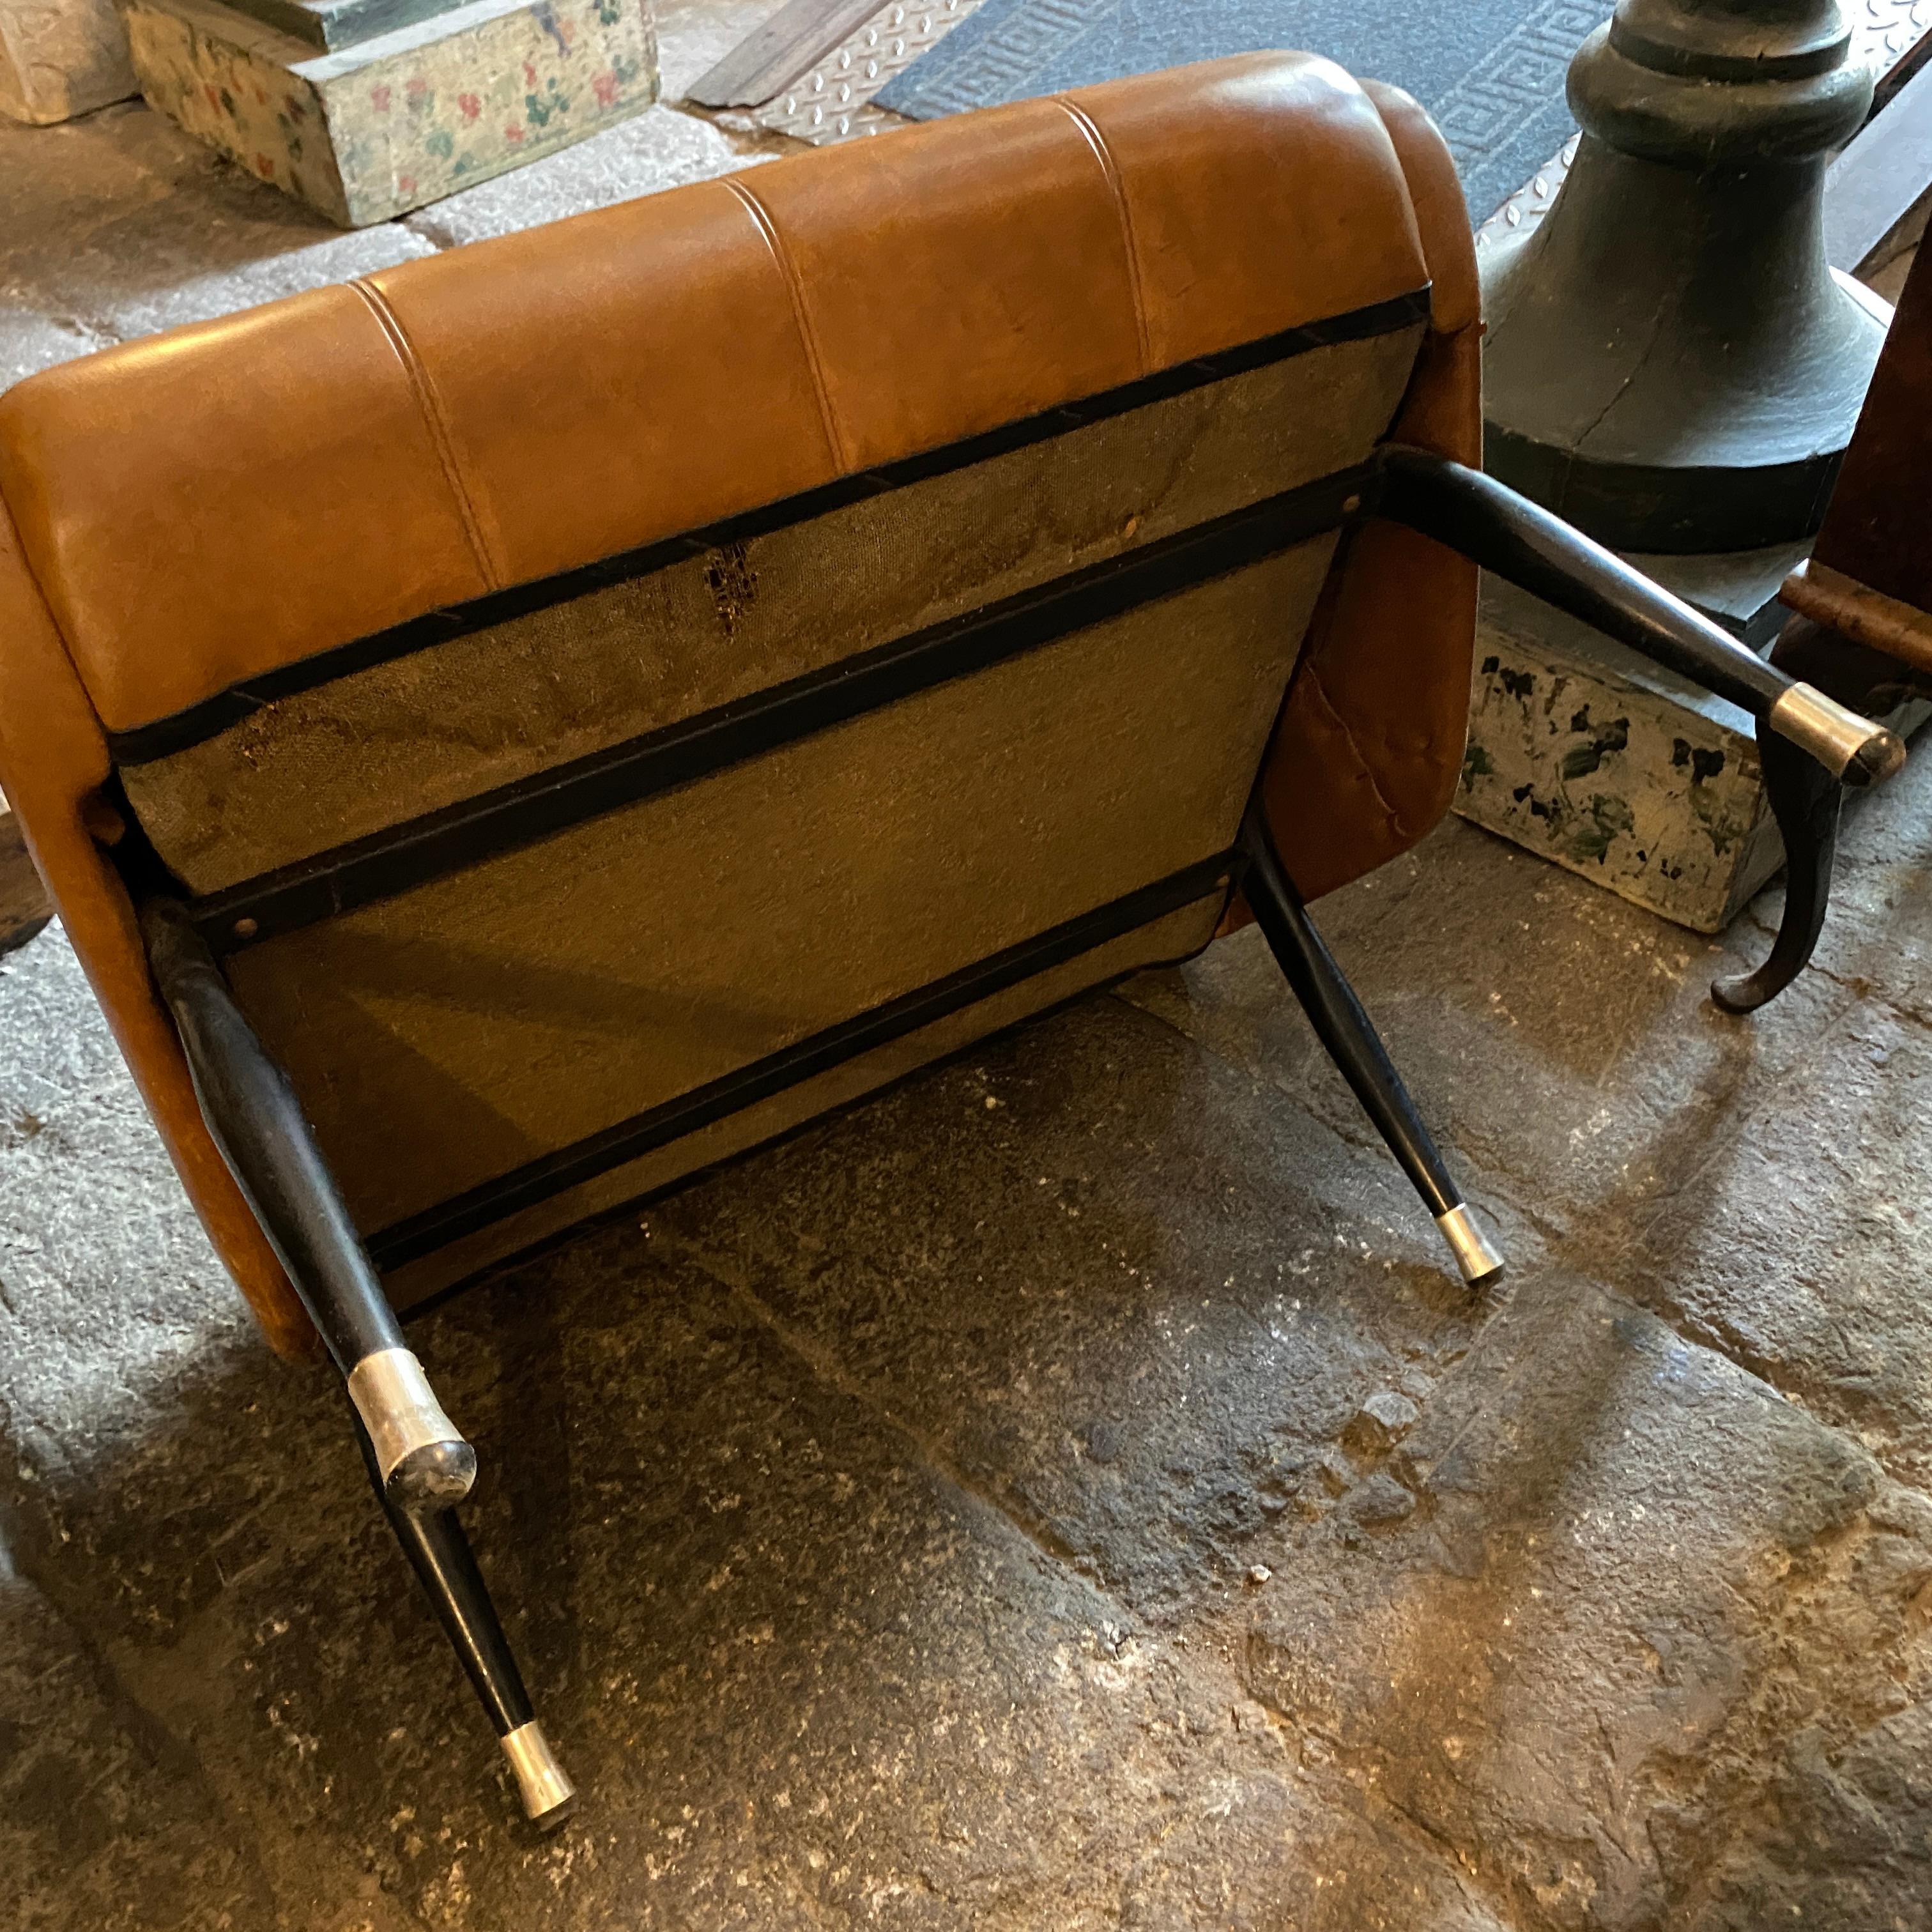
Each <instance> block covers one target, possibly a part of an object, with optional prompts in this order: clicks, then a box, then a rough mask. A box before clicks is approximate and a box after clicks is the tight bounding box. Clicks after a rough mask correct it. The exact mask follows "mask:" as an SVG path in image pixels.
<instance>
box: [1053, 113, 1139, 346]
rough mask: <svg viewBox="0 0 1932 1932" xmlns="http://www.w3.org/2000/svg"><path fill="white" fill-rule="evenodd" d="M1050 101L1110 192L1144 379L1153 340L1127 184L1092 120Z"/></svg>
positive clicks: (1086, 115) (1087, 114)
mask: <svg viewBox="0 0 1932 1932" xmlns="http://www.w3.org/2000/svg"><path fill="white" fill-rule="evenodd" d="M1052 98H1053V104H1054V105H1055V107H1058V108H1061V109H1064V110H1065V112H1066V114H1067V118H1068V119H1069V120H1070V121H1072V122H1073V124H1074V126H1075V127H1078V128H1079V130H1080V131H1081V133H1083V134H1084V135H1085V136H1086V137H1087V144H1088V146H1089V147H1091V148H1092V149H1093V150H1094V156H1095V157H1096V158H1097V160H1099V162H1100V172H1102V173H1103V174H1104V175H1106V177H1107V185H1108V187H1109V188H1111V189H1112V190H1113V195H1114V208H1115V212H1116V213H1117V214H1118V215H1119V216H1120V217H1121V244H1122V245H1123V246H1124V248H1126V250H1127V287H1128V289H1129V290H1130V292H1131V293H1132V294H1133V299H1134V338H1135V341H1136V342H1137V343H1138V344H1139V348H1140V356H1141V374H1142V375H1145V374H1147V372H1148V370H1150V369H1151V368H1153V367H1154V338H1153V336H1152V335H1151V333H1150V332H1149V330H1148V319H1147V302H1146V299H1145V297H1144V296H1143V295H1142V292H1141V257H1140V251H1139V248H1137V247H1136V245H1135V242H1134V218H1133V214H1131V213H1130V211H1129V210H1128V208H1127V184H1126V182H1124V181H1122V180H1121V171H1120V169H1118V168H1117V167H1116V166H1115V165H1114V157H1113V155H1112V153H1111V152H1110V151H1109V148H1108V146H1107V137H1106V136H1105V135H1104V134H1103V133H1101V132H1100V129H1099V128H1098V127H1096V126H1095V125H1094V118H1093V116H1092V115H1090V114H1089V113H1088V112H1087V110H1085V108H1084V107H1081V106H1080V105H1079V104H1078V103H1077V102H1075V101H1070V100H1068V99H1067V97H1066V95H1064V94H1056V95H1054V96H1053V97H1052Z"/></svg>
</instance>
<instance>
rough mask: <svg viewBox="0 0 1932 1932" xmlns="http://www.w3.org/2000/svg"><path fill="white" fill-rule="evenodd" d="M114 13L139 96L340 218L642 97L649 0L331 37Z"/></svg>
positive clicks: (563, 0) (600, 120) (470, 175)
mask: <svg viewBox="0 0 1932 1932" xmlns="http://www.w3.org/2000/svg"><path fill="white" fill-rule="evenodd" d="M122 9H123V11H124V13H125V16H126V18H127V39H128V45H129V46H130V49H131V51H132V53H133V62H134V71H135V73H136V75H137V76H138V77H139V80H140V83H141V92H142V94H144V95H145V96H146V97H147V99H148V102H149V104H151V106H153V107H156V108H157V109H159V110H160V112H161V113H164V114H166V115H169V117H170V118H172V119H173V120H175V121H178V123H179V124H181V127H184V128H185V129H186V130H187V131H188V133H190V134H193V135H196V136H199V138H200V139H202V140H204V141H206V142H210V143H211V145H214V147H217V148H220V150H221V151H222V152H223V153H224V154H227V155H229V157H231V158H232V159H233V160H236V162H238V163H239V164H240V165H241V166H243V167H245V168H246V169H248V171H249V172H251V174H254V175H259V176H260V178H261V179H263V181H272V182H273V183H274V184H275V186H276V187H279V188H281V189H282V190H284V191H285V192H287V193H290V194H292V195H294V196H297V197H298V198H299V199H301V200H303V201H305V202H308V203H309V204H310V205H311V206H312V207H314V208H320V210H321V211H323V214H326V215H328V216H329V217H330V218H331V219H332V220H335V221H337V222H339V223H341V224H342V226H344V227H347V228H363V227H367V226H368V225H369V224H370V223H372V222H377V221H386V220H389V218H390V217H392V216H393V215H397V214H402V213H404V211H407V209H410V208H420V207H421V206H422V205H423V204H424V203H425V202H431V201H437V200H440V199H441V198H442V197H443V196H444V195H446V194H452V193H455V191H456V190H458V188H462V187H469V186H470V185H471V184H473V183H475V182H477V181H484V180H487V179H488V178H489V177H490V175H498V174H502V173H503V172H505V170H506V169H510V168H514V167H517V166H520V165H521V164H522V163H523V162H525V161H529V160H535V159H536V158H537V157H538V156H539V155H541V154H551V153H553V152H555V151H556V149H558V148H564V147H568V145H570V143H571V142H573V141H580V140H581V139H583V137H584V136H586V134H593V133H596V132H597V130H598V129H599V128H601V127H608V126H610V124H612V123H613V122H615V121H621V120H623V119H625V118H626V117H627V116H628V115H632V114H635V113H637V112H638V111H639V110H640V109H642V108H644V107H649V105H650V104H651V102H652V101H654V100H655V98H657V89H658V65H657V37H656V34H655V29H654V28H653V26H652V17H651V13H650V10H649V0H537V4H535V5H531V4H529V0H470V4H469V5H465V6H458V7H449V8H448V9H446V10H444V11H443V12H440V13H435V14H434V15H432V16H431V17H429V18H427V19H422V20H415V21H413V22H412V23H410V24H408V25H406V26H396V27H394V28H391V29H390V30H389V31H385V32H380V33H377V34H374V35H373V36H372V37H369V38H367V39H361V40H356V41H354V42H353V43H352V44H350V45H348V46H338V47H335V48H323V47H318V46H317V45H315V44H314V40H312V39H310V38H305V37H297V36H296V34H293V33H290V32H288V31H284V29H283V28H281V27H279V26H272V25H269V24H268V23H266V22H264V21H263V20H257V19H254V18H251V17H250V16H249V15H248V14H247V13H241V12H239V11H237V10H236V9H235V8H233V7H227V6H223V5H217V4H215V0H122ZM390 17H392V18H393V17H394V15H393V14H392V15H391V16H390Z"/></svg>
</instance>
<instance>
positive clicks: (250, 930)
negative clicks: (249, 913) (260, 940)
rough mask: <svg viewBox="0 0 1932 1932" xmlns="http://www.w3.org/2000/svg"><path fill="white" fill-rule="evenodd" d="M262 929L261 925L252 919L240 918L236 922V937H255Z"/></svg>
mask: <svg viewBox="0 0 1932 1932" xmlns="http://www.w3.org/2000/svg"><path fill="white" fill-rule="evenodd" d="M260 931H261V926H260V924H259V923H258V922H257V921H255V920H254V919H237V920H236V922H235V937H236V938H237V939H253V938H254V936H255V935H256V934H257V933H258V932H260Z"/></svg>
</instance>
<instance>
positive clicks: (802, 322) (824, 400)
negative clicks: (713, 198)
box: [724, 181, 853, 475]
mask: <svg viewBox="0 0 1932 1932" xmlns="http://www.w3.org/2000/svg"><path fill="white" fill-rule="evenodd" d="M724 185H725V186H726V187H727V188H729V189H730V190H731V192H732V193H733V194H735V195H736V196H737V197H738V199H739V200H740V201H741V202H743V203H744V205H745V213H746V214H748V215H750V217H751V219H752V220H754V222H756V223H757V227H758V233H760V235H762V236H763V237H764V238H765V246H766V248H769V250H770V251H772V260H773V261H774V262H775V263H777V264H778V273H779V274H780V275H782V276H783V277H784V285H785V293H787V295H788V296H790V298H791V312H792V316H793V320H795V321H796V323H797V324H798V335H799V342H800V344H802V346H803V347H804V350H805V362H806V364H807V365H808V367H809V368H810V369H811V386H812V388H813V389H814V390H815V391H816V392H817V396H818V413H819V415H820V417H821V418H822V419H823V422H824V424H825V441H826V446H827V448H828V449H829V450H830V452H831V454H832V461H833V462H834V463H835V464H836V465H837V466H838V469H839V472H840V473H841V475H842V474H844V472H846V471H847V470H849V469H851V468H852V467H853V461H852V452H851V451H850V449H849V448H848V447H847V445H846V442H845V438H844V435H843V434H842V433H841V431H840V430H839V428H838V416H837V415H836V414H835V413H834V411H833V410H832V392H831V391H830V390H829V389H827V388H826V384H825V365H824V363H823V360H822V359H820V356H819V353H818V338H817V335H815V334H814V332H813V330H812V326H811V317H810V315H809V314H807V313H806V311H805V286H804V284H802V282H801V281H799V274H798V265H797V263H795V262H794V261H793V260H792V258H791V251H790V249H789V248H787V247H786V246H785V245H784V236H781V234H780V233H778V224H777V223H775V221H773V220H772V217H771V215H770V214H769V212H768V211H767V210H766V207H765V205H764V203H763V202H761V201H760V199H758V197H757V196H756V195H754V193H752V192H751V190H750V189H749V188H748V187H745V184H743V183H742V181H726V182H725V184H724Z"/></svg>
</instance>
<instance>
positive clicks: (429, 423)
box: [349, 281, 504, 590]
mask: <svg viewBox="0 0 1932 1932" xmlns="http://www.w3.org/2000/svg"><path fill="white" fill-rule="evenodd" d="M349 286H350V287H351V288H352V289H353V290H355V291H356V293H357V294H358V295H359V296H361V297H362V299H363V301H364V302H365V303H367V304H368V308H369V312H370V313H371V314H372V315H373V316H374V317H375V318H376V320H377V323H378V324H379V325H380V326H381V329H382V331H383V334H384V335H386V336H387V337H388V338H389V347H391V348H392V349H393V350H395V352H396V356H397V359H398V361H400V362H401V364H402V365H403V373H404V375H406V376H407V377H408V378H409V384H410V393H411V394H412V395H413V396H414V397H415V398H416V407H417V409H418V410H419V411H420V412H421V413H422V419H423V427H424V428H425V429H427V430H428V431H429V440H430V441H431V443H432V444H434V446H435V449H436V454H437V461H439V462H440V463H441V464H442V465H443V480H444V481H446V482H447V483H448V484H449V493H450V494H451V496H453V497H454V498H455V499H456V513H457V514H458V517H460V518H461V519H462V523H463V535H464V536H465V537H466V538H468V539H469V553H470V555H471V556H472V558H473V559H475V564H476V568H477V571H478V574H480V575H481V577H482V579H483V581H484V583H485V584H486V585H487V586H488V587H489V588H490V589H492V590H500V589H502V587H503V584H504V574H503V572H502V571H501V570H500V569H499V568H498V567H497V565H496V559H494V558H493V557H492V556H491V555H490V545H489V543H488V541H487V538H485V537H484V533H483V523H482V520H481V517H478V514H477V513H476V504H475V499H474V498H473V497H472V496H471V494H470V492H469V486H468V485H467V484H466V483H465V482H464V481H463V470H462V467H461V466H460V464H459V463H458V461H457V458H456V444H455V438H454V437H452V434H451V433H450V428H449V417H448V416H447V415H446V413H445V412H444V410H443V398H441V397H440V395H437V389H436V385H435V384H434V383H433V382H431V380H430V374H429V371H428V370H427V369H425V368H424V367H423V363H422V357H421V356H419V355H418V354H417V353H416V345H415V344H413V342H411V341H410V338H409V337H408V336H407V335H406V334H405V333H404V329H403V325H402V323H401V322H400V321H399V320H398V319H397V316H396V312H395V310H394V309H392V308H391V307H390V306H389V302H388V301H387V300H386V299H385V297H384V296H383V292H382V290H380V289H378V288H377V287H374V285H373V284H371V283H368V282H365V281H353V282H351V283H350V284H349Z"/></svg>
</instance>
